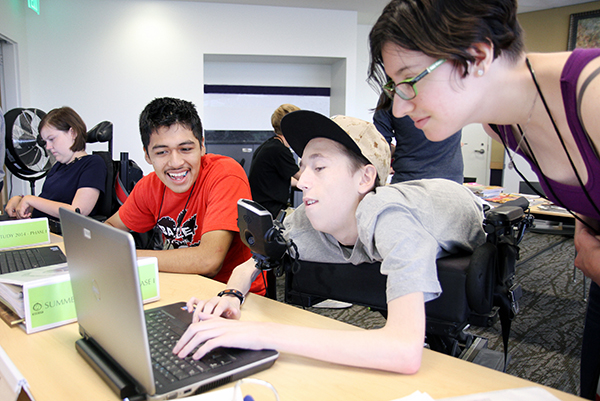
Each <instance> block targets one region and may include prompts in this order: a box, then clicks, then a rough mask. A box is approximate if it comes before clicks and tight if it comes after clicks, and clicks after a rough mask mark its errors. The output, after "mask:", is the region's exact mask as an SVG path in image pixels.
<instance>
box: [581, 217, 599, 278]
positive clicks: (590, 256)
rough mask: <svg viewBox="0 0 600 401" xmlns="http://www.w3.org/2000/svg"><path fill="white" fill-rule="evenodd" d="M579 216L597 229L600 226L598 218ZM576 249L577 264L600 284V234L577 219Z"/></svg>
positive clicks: (584, 272)
mask: <svg viewBox="0 0 600 401" xmlns="http://www.w3.org/2000/svg"><path fill="white" fill-rule="evenodd" d="M579 217H581V218H582V219H583V220H585V221H586V222H587V223H588V224H590V226H591V227H593V228H595V229H596V230H597V229H598V227H599V226H600V223H599V222H598V221H596V220H592V219H590V218H587V217H584V216H579ZM597 232H600V231H597ZM575 249H576V250H577V257H576V258H575V266H576V267H578V268H579V269H581V271H582V272H583V274H585V275H586V276H587V277H589V278H591V279H592V280H594V282H595V283H596V284H600V235H597V234H595V233H594V232H592V231H591V230H590V229H589V228H588V227H587V226H585V225H584V224H583V223H582V222H580V221H578V220H576V221H575Z"/></svg>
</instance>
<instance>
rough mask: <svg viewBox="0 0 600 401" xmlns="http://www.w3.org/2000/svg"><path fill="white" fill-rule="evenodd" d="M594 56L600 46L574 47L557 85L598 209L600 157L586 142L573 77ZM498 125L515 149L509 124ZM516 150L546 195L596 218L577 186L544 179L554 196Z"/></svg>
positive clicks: (599, 197)
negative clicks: (537, 178) (595, 47)
mask: <svg viewBox="0 0 600 401" xmlns="http://www.w3.org/2000/svg"><path fill="white" fill-rule="evenodd" d="M598 56H600V49H576V50H574V51H573V53H572V54H571V55H570V56H569V58H568V60H567V62H566V64H565V66H564V68H563V71H562V75H561V78H560V86H561V91H562V95H563V103H564V107H565V112H566V115H567V122H568V124H569V128H570V129H571V132H572V134H573V137H574V139H575V142H576V143H577V147H578V148H579V152H580V153H581V156H582V157H583V161H584V163H585V166H586V169H587V174H588V181H587V183H586V185H585V188H586V189H587V191H588V193H589V194H590V197H591V198H592V200H593V201H594V202H595V203H596V205H597V206H598V208H600V178H599V177H596V176H595V174H597V173H598V172H600V160H599V159H598V157H596V154H595V152H594V149H593V148H592V145H591V144H590V143H589V141H588V138H587V135H586V134H585V132H584V130H583V127H582V126H581V123H580V122H579V117H578V116H577V80H578V79H579V75H580V74H581V71H582V70H583V68H584V67H585V66H586V65H587V64H588V63H589V62H590V61H591V60H593V59H595V58H596V57H598ZM498 128H499V130H500V134H501V135H502V136H503V138H504V140H505V141H506V144H507V145H508V147H510V148H511V149H513V150H515V149H516V148H517V143H516V140H515V137H514V135H513V132H512V128H511V126H510V125H500V126H498ZM561 134H562V133H561ZM517 153H518V154H520V155H521V156H523V157H524V158H525V160H527V161H528V162H529V164H530V165H531V168H532V170H533V171H534V172H535V173H536V175H537V176H538V177H540V185H541V186H542V188H543V189H544V193H545V194H546V196H547V197H548V198H549V199H550V200H551V201H552V202H554V203H556V204H558V205H562V206H564V207H566V208H568V209H570V210H572V211H574V212H577V213H580V214H582V215H585V216H589V217H592V218H595V219H597V220H600V214H598V212H597V211H596V209H595V208H594V207H593V206H592V204H591V203H590V202H589V200H588V198H587V197H586V195H585V193H584V192H583V189H582V188H581V187H579V186H571V185H566V184H562V183H560V182H556V181H554V180H551V179H550V178H547V181H548V184H550V187H551V188H552V191H554V193H555V194H556V196H554V195H553V194H552V191H551V190H550V188H549V187H548V186H547V185H546V182H545V180H544V179H543V178H541V177H542V172H541V171H540V170H539V169H538V168H537V167H536V165H535V163H533V161H532V160H530V159H529V158H528V157H527V156H525V155H524V154H523V152H522V151H521V150H519V151H518V152H517Z"/></svg>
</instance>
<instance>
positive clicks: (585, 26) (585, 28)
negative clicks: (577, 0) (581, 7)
mask: <svg viewBox="0 0 600 401" xmlns="http://www.w3.org/2000/svg"><path fill="white" fill-rule="evenodd" d="M592 47H600V10H595V11H587V12H583V13H577V14H571V18H570V22H569V43H568V50H573V49H575V48H584V49H587V48H592Z"/></svg>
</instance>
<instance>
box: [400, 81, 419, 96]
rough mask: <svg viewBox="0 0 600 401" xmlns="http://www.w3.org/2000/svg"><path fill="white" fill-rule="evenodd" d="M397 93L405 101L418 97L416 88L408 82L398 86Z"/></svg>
mask: <svg viewBox="0 0 600 401" xmlns="http://www.w3.org/2000/svg"><path fill="white" fill-rule="evenodd" d="M396 93H397V94H398V96H400V97H401V98H402V99H404V100H411V99H413V98H414V97H415V96H417V93H416V92H415V88H414V87H413V85H412V84H411V83H408V82H401V83H399V84H398V85H396Z"/></svg>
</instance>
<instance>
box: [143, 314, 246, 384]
mask: <svg viewBox="0 0 600 401" xmlns="http://www.w3.org/2000/svg"><path fill="white" fill-rule="evenodd" d="M146 329H147V331H148V341H149V343H150V355H151V357H152V365H153V368H154V375H155V377H154V380H155V382H156V387H157V389H160V388H161V387H162V386H163V385H165V384H169V383H174V382H177V381H179V380H184V379H187V378H188V377H192V376H196V375H199V374H201V373H204V372H207V371H210V370H212V369H215V368H217V367H219V366H224V365H227V364H229V363H231V362H232V361H234V360H235V357H233V356H232V355H230V354H229V353H227V352H226V351H225V350H224V349H222V348H218V349H216V350H213V351H212V352H210V353H209V354H207V355H205V356H204V357H202V358H201V359H199V360H197V361H195V360H193V359H192V357H191V354H190V355H188V356H187V357H186V358H184V359H181V358H179V357H178V356H177V355H175V354H173V347H175V344H176V343H177V341H178V340H179V338H180V337H181V335H182V334H183V333H184V332H185V327H181V322H180V321H178V320H176V319H173V318H172V317H171V316H170V315H169V314H168V313H166V312H164V311H163V310H152V311H147V312H146Z"/></svg>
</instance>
